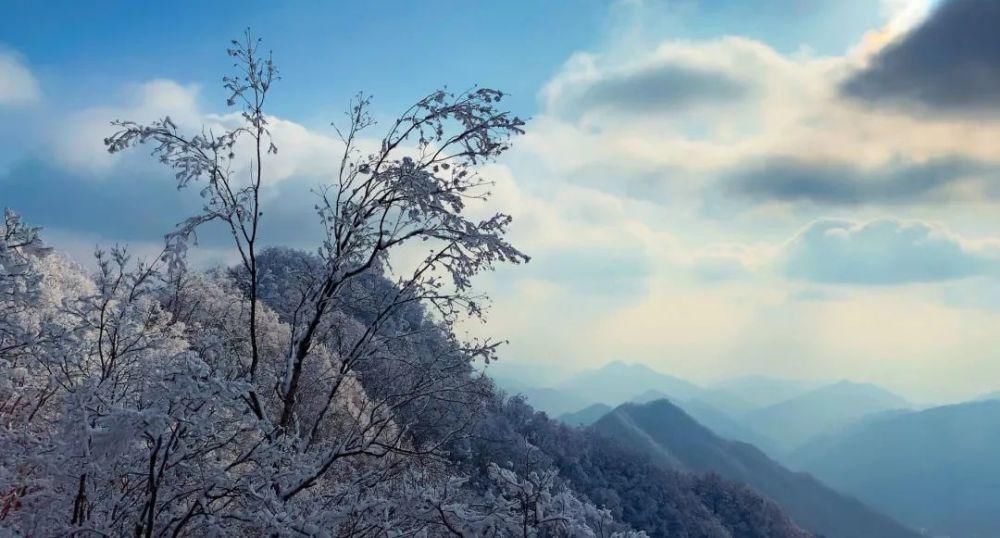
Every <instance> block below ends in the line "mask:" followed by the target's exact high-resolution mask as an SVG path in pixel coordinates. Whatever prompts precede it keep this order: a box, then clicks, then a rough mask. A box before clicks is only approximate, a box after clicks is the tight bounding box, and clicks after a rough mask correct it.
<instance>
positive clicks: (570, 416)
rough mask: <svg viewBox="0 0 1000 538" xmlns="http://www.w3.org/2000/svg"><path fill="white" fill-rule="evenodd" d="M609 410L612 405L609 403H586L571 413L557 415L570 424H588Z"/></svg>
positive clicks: (561, 420) (560, 419)
mask: <svg viewBox="0 0 1000 538" xmlns="http://www.w3.org/2000/svg"><path fill="white" fill-rule="evenodd" d="M611 411H612V407H611V406H610V405H605V404H602V403H598V404H593V405H588V406H587V407H584V408H583V409H581V410H579V411H576V412H573V413H564V414H563V415H562V416H560V417H559V421H560V422H562V423H563V424H568V425H570V426H590V425H591V424H593V423H595V422H597V421H598V420H600V418H601V417H603V416H604V415H607V414H608V413H610V412H611Z"/></svg>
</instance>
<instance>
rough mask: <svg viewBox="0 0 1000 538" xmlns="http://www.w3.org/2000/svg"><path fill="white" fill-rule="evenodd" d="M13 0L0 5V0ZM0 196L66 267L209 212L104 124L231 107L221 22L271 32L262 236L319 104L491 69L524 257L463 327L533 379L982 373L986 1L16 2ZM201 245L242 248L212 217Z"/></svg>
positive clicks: (999, 53)
mask: <svg viewBox="0 0 1000 538" xmlns="http://www.w3.org/2000/svg"><path fill="white" fill-rule="evenodd" d="M0 1H2V0H0ZM2 3H3V4H5V5H4V6H3V8H4V13H5V15H4V17H2V18H0V205H2V206H9V207H11V208H12V209H15V210H17V211H19V212H20V213H22V214H23V215H24V216H25V217H26V219H28V220H29V221H31V222H32V223H35V224H38V225H41V226H44V227H45V229H46V232H45V233H46V237H47V239H48V241H49V242H50V243H51V244H53V245H54V246H56V247H58V248H60V249H62V250H64V251H66V252H68V253H70V254H71V255H72V256H74V257H77V258H80V259H85V258H86V257H87V256H89V255H90V253H91V252H92V251H93V249H94V246H95V245H98V244H101V245H109V244H113V243H116V242H120V243H128V244H130V245H131V246H132V247H133V248H134V249H135V250H138V251H139V252H154V251H155V250H156V248H157V245H158V244H159V242H160V241H161V240H162V236H163V234H164V233H166V232H168V231H170V230H171V229H172V227H173V226H174V224H175V223H177V222H179V221H180V220H182V219H183V218H184V217H185V216H186V215H188V214H190V213H192V212H194V211H195V210H196V209H197V207H198V206H199V202H198V199H197V196H196V193H195V192H189V191H178V190H177V189H176V188H175V185H174V184H173V183H172V179H171V177H170V174H169V172H167V171H166V170H164V169H163V168H162V167H160V166H159V165H158V164H157V163H156V162H155V160H154V159H152V158H150V157H149V156H148V155H146V154H145V153H144V152H143V151H136V152H129V153H128V154H125V155H121V154H119V155H114V156H112V155H109V154H107V152H105V151H104V149H103V144H102V140H103V138H104V137H105V136H108V135H109V134H110V133H111V132H113V128H111V127H110V126H109V122H110V121H111V120H113V119H116V118H127V119H135V120H139V121H150V120H153V119H155V118H158V117H161V116H164V115H169V116H170V117H171V118H172V119H174V120H175V122H177V123H178V124H179V125H181V126H182V127H185V128H189V129H198V128H199V127H200V126H202V125H209V126H212V125H226V124H227V122H231V121H232V119H233V116H232V113H233V111H232V110H230V109H227V108H226V106H225V94H224V92H223V89H222V88H221V77H222V75H223V74H225V73H226V72H227V70H228V69H229V68H230V61H229V60H228V58H227V57H226V56H225V48H226V46H227V44H228V40H229V39H231V38H234V37H237V36H239V35H240V33H241V32H242V31H243V29H244V28H246V27H251V28H252V29H253V31H254V32H255V33H256V34H257V35H259V36H261V37H262V38H263V39H264V40H265V41H264V42H265V45H266V46H267V47H268V48H269V49H271V50H273V51H274V59H275V61H276V62H277V64H278V66H279V69H280V71H281V76H282V79H281V81H280V82H279V83H278V85H276V86H275V90H274V92H275V93H274V101H273V103H274V106H273V107H272V108H271V110H270V113H271V114H272V115H273V122H272V125H273V135H274V139H275V143H276V144H277V145H278V147H279V153H278V155H277V156H275V157H274V158H273V162H271V163H270V164H269V165H268V166H269V168H268V170H269V171H270V174H269V175H268V178H267V180H266V181H267V184H266V196H265V208H266V211H267V213H266V217H265V226H266V227H267V231H266V235H265V238H266V239H267V241H269V242H272V243H282V244H288V245H293V246H298V247H302V248H312V247H314V246H315V244H316V239H317V237H319V233H320V228H319V223H318V220H317V219H316V218H315V216H314V214H313V211H312V207H313V198H312V195H311V194H310V189H312V188H314V187H316V186H318V185H321V184H323V183H324V182H328V181H329V180H330V177H331V175H332V173H333V170H334V167H335V165H336V162H335V158H334V155H335V154H336V149H337V147H338V145H337V142H336V139H335V136H334V132H333V131H332V129H331V127H330V125H329V124H330V122H331V121H337V120H338V119H339V118H340V117H342V111H343V110H345V108H346V106H347V104H348V101H349V99H350V98H351V96H352V95H354V94H355V93H356V92H358V91H365V92H367V93H370V94H372V95H373V96H374V111H375V113H376V116H378V117H379V118H381V119H383V120H388V119H391V118H392V117H393V116H394V114H395V113H398V112H399V111H401V110H403V109H405V108H406V106H407V105H408V104H410V103H411V102H412V101H414V100H416V99H417V98H418V97H420V96H422V95H425V94H427V93H429V92H430V91H432V90H434V89H436V88H438V87H442V86H446V87H448V88H450V89H453V90H462V89H466V88H469V87H471V86H473V85H475V84H479V85H481V86H487V87H495V88H498V89H502V90H504V91H505V92H507V93H508V94H509V99H508V100H507V105H508V106H509V107H511V110H512V111H513V112H515V113H517V114H518V115H521V116H522V117H524V118H526V120H527V125H526V131H527V132H526V134H525V135H523V136H521V137H520V138H519V139H517V140H516V141H515V145H514V149H513V150H512V151H511V152H510V153H509V154H508V155H507V156H506V157H504V158H503V159H502V160H501V161H500V162H498V163H494V164H491V165H489V166H488V167H487V169H486V170H485V174H486V175H487V176H488V177H490V178H491V179H492V180H493V181H495V183H496V184H495V187H494V189H493V192H494V198H493V200H492V202H491V207H493V208H498V209H502V210H503V211H506V212H508V213H510V214H512V215H513V217H514V219H515V220H514V224H513V226H512V229H511V239H512V240H513V241H514V243H515V244H516V245H517V246H519V247H520V248H521V249H522V250H524V251H525V252H526V253H527V254H529V255H531V256H532V261H531V262H530V263H529V264H527V265H525V266H517V267H502V268H500V269H499V270H498V271H496V272H495V273H493V274H489V275H484V276H482V277H480V278H479V280H478V285H479V286H480V287H482V288H483V289H484V290H486V291H487V292H488V293H489V294H490V295H491V296H492V299H493V301H492V308H491V310H490V313H489V321H488V323H487V324H485V325H478V324H475V325H469V326H467V327H465V328H464V329H465V330H468V331H469V332H471V333H473V334H488V335H492V336H497V337H502V338H506V339H508V340H509V341H510V344H509V345H508V346H506V347H505V348H504V350H503V351H502V353H501V357H502V360H501V362H500V364H499V365H498V366H497V367H496V368H497V371H498V372H499V373H501V374H502V375H509V376H513V377H521V378H530V379H532V380H534V381H536V382H538V383H543V384H544V383H547V382H550V381H553V380H556V379H558V378H559V377H564V376H566V375H569V374H570V373H572V372H575V371H579V370H582V369H586V368H593V367H597V366H600V365H601V364H604V363H607V362H610V361H613V360H624V361H628V362H639V363H644V364H647V365H650V366H652V367H654V368H657V369H659V370H661V371H664V372H667V373H671V374H674V375H677V376H680V377H684V378H687V379H690V380H692V381H695V382H700V383H711V382H713V381H715V380H719V379H724V378H731V377H737V376H742V375H753V374H764V375H774V376H779V377H788V378H810V379H830V380H833V379H841V378H848V379H852V380H856V381H864V382H873V383H879V384H882V385H884V386H886V387H888V388H890V389H893V390H896V391H898V392H900V393H902V394H904V395H906V396H908V397H910V398H913V399H914V400H918V401H926V402H943V401H954V400H959V399H962V398H969V397H973V396H975V395H977V394H981V393H986V392H989V391H993V390H996V389H998V388H1000V346H998V345H997V343H998V342H1000V184H998V183H997V179H996V176H997V173H998V171H1000V142H998V141H1000V33H998V32H995V31H994V30H995V28H996V27H997V26H998V25H1000V3H997V2H995V1H994V0H940V1H934V0H759V1H754V2H737V1H732V0H663V1H658V2H657V1H652V0H649V1H644V0H619V1H596V0H578V1H574V2H569V1H555V0H546V1H540V2H490V3H486V2H481V3H480V2H475V3H468V2H458V1H444V0H433V1H430V2H405V1H402V0H400V1H389V0H387V1H382V2H371V3H365V2H351V3H347V2H295V3H285V2H267V3H265V2H238V3H237V2H211V3H203V2H193V1H182V2H175V3H170V4H169V5H168V4H167V3H134V2H111V1H108V2H101V3H99V4H97V6H98V7H97V8H95V6H94V5H86V4H85V3H83V2H68V1H67V2H54V3H44V4H43V3H37V2H16V1H10V0H8V1H6V2H2ZM192 258H193V260H194V261H195V262H196V263H200V264H203V265H211V264H217V263H226V262H227V261H230V260H232V259H233V252H232V251H231V249H228V248H227V246H226V243H225V238H224V237H221V236H214V235H213V234H211V233H209V234H207V235H206V236H204V237H203V238H202V243H201V245H200V247H199V248H198V249H197V250H196V251H194V252H193V253H192Z"/></svg>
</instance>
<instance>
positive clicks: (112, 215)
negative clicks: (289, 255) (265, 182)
mask: <svg viewBox="0 0 1000 538" xmlns="http://www.w3.org/2000/svg"><path fill="white" fill-rule="evenodd" d="M140 157H142V158H145V157H146V156H145V155H141V156H140ZM149 168H150V167H148V166H137V167H135V166H124V167H116V170H114V171H113V172H111V173H109V174H108V175H107V176H105V177H102V178H100V179H95V178H93V177H86V176H78V175H76V174H74V173H72V172H68V171H66V170H64V169H63V168H61V167H55V166H51V165H47V164H45V163H44V162H42V161H40V160H37V159H31V160H23V161H20V162H18V163H16V164H14V165H13V166H11V167H10V169H9V171H7V172H6V174H4V175H0V207H9V208H11V209H13V210H15V211H17V212H19V213H21V214H22V215H24V217H25V219H26V220H28V221H29V222H31V223H32V224H34V225H40V226H43V227H45V228H50V229H60V230H64V231H69V232H74V233H80V234H85V235H88V236H89V235H94V236H99V237H101V238H103V239H105V240H108V241H118V242H139V241H159V240H161V239H162V238H163V236H164V234H166V233H168V232H170V231H172V230H174V229H175V225H176V224H177V223H178V222H180V221H182V220H183V219H185V218H186V217H188V216H191V215H193V214H196V213H197V212H198V211H199V209H200V208H201V206H202V200H201V198H200V197H199V196H198V188H199V187H198V185H192V186H191V187H189V188H186V189H182V190H178V189H177V188H176V183H175V181H174V179H173V177H172V176H171V174H170V173H169V171H166V170H165V169H159V170H156V171H153V172H150V171H149ZM128 170H131V171H128ZM279 187H280V189H281V192H277V193H271V194H272V196H268V198H267V199H266V200H265V201H264V202H263V203H264V221H263V224H264V227H265V228H264V231H263V234H264V235H263V240H264V241H266V242H268V243H280V244H287V245H292V246H300V245H309V244H316V243H315V240H316V239H318V237H319V234H320V227H319V221H318V219H317V217H316V215H315V212H314V210H313V207H314V205H315V203H316V199H315V198H314V196H313V195H312V194H311V193H310V192H309V186H307V184H306V182H296V181H292V180H289V181H286V182H285V183H283V184H282V185H280V186H279ZM230 241H231V238H230V237H229V236H228V235H227V234H226V232H225V230H222V229H221V226H218V227H213V226H211V225H210V226H208V227H207V228H206V229H204V230H203V231H202V232H201V233H199V242H200V243H201V244H204V245H206V246H223V245H228V244H229V243H230Z"/></svg>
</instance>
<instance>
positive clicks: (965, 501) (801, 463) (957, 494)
mask: <svg viewBox="0 0 1000 538" xmlns="http://www.w3.org/2000/svg"><path fill="white" fill-rule="evenodd" d="M998 446H1000V401H996V400H991V401H982V402H971V403H965V404H959V405H950V406H944V407H936V408H932V409H927V410H924V411H919V412H910V413H905V414H895V415H887V416H885V417H880V418H878V419H873V420H871V421H866V422H865V423H864V424H861V425H859V426H857V427H855V428H851V429H850V430H848V431H846V432H844V433H842V434H840V435H837V436H831V437H827V438H824V439H822V440H818V441H817V442H814V443H810V444H809V445H808V446H806V447H803V448H802V449H801V450H799V451H797V452H795V453H794V454H792V456H791V457H790V460H791V461H792V462H793V464H795V465H796V466H797V468H801V469H805V470H808V471H809V472H811V473H814V474H815V475H816V476H818V477H820V478H821V479H822V480H824V481H826V482H827V483H828V484H830V485H831V486H833V487H836V488H838V489H840V490H842V491H845V492H847V493H850V494H852V495H856V496H857V497H858V498H860V499H863V500H864V501H865V502H867V503H869V504H871V505H872V506H875V507H878V508H879V509H881V510H884V511H885V512H886V513H889V514H892V515H893V516H895V517H897V518H899V519H900V520H902V521H906V522H908V523H910V524H911V525H913V526H915V527H920V528H926V529H928V530H929V531H931V532H932V533H934V534H942V535H944V534H946V535H950V536H953V537H986V536H1000V512H998V511H997V509H996V508H997V506H998V502H1000V460H998V459H997V455H996V449H997V447H998Z"/></svg>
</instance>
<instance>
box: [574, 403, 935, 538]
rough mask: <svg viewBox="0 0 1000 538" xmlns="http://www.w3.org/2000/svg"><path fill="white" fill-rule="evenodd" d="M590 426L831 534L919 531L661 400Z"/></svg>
mask: <svg viewBox="0 0 1000 538" xmlns="http://www.w3.org/2000/svg"><path fill="white" fill-rule="evenodd" d="M593 428H594V430H595V431H598V432H600V433H601V434H603V435H605V436H607V437H609V438H613V439H618V440H620V441H622V442H624V443H627V444H629V445H630V446H633V447H636V448H637V449H640V450H643V451H645V452H646V453H647V454H649V455H650V457H651V459H652V460H653V461H654V462H656V463H657V464H658V465H660V466H661V467H663V468H668V469H681V470H688V471H694V472H701V473H717V474H718V475H720V476H721V477H723V478H726V479H730V480H734V481H737V482H742V483H745V484H748V485H749V486H751V487H752V488H755V489H756V490H758V491H760V492H761V493H763V494H764V495H766V496H768V497H770V498H771V499H774V500H775V501H776V502H777V503H778V504H779V505H780V506H781V507H782V508H783V509H784V510H786V511H787V513H788V514H789V515H790V516H791V517H792V519H793V520H794V521H796V522H797V523H798V524H799V525H801V526H802V527H804V528H806V529H807V530H810V531H812V532H815V533H818V534H822V535H824V536H828V537H830V538H913V537H915V536H918V535H917V534H916V533H915V532H913V531H911V530H909V529H907V528H905V527H903V526H902V525H900V524H899V523H897V522H895V521H893V520H892V519H891V518H889V517H887V516H884V515H882V514H879V513H877V512H875V511H874V510H872V509H870V508H868V507H866V506H865V505H863V504H862V503H861V502H859V501H857V500H855V499H852V498H848V497H845V496H843V495H841V494H839V493H836V492H835V491H833V490H832V489H830V488H828V487H826V486H825V485H823V484H822V483H820V482H819V481H817V480H816V479H814V478H812V477H811V476H809V475H806V474H799V473H794V472H792V471H789V470H788V469H786V468H784V467H782V466H781V465H780V464H778V463H776V462H774V461H773V460H771V459H769V458H768V457H767V456H765V455H764V454H763V453H762V452H760V451H759V450H757V449H756V448H755V447H753V446H752V445H748V444H746V443H740V442H736V441H727V440H724V439H722V438H720V437H719V436H717V435H715V434H713V433H712V432H711V431H709V430H708V429H707V428H705V427H704V426H702V425H700V424H698V423H697V422H696V421H695V420H693V419H692V418H691V417H690V416H688V415H687V414H686V413H685V412H684V411H682V410H681V409H680V408H678V407H677V406H674V405H673V404H671V403H670V402H668V401H666V400H659V401H655V402H651V403H648V404H645V405H636V404H626V405H623V406H620V407H619V408H617V409H615V410H614V411H613V412H612V413H610V414H608V415H606V416H605V417H604V418H602V419H601V420H599V421H598V422H597V423H595V424H594V426H593Z"/></svg>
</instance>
